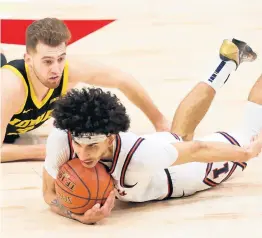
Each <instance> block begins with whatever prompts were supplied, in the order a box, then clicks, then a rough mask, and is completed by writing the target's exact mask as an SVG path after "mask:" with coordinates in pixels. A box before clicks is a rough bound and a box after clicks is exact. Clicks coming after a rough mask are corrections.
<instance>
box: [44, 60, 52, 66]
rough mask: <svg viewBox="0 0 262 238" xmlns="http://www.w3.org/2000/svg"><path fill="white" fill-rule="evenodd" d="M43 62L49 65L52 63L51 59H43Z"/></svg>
mask: <svg viewBox="0 0 262 238" xmlns="http://www.w3.org/2000/svg"><path fill="white" fill-rule="evenodd" d="M44 63H45V64H47V65H50V64H52V61H51V60H45V61H44Z"/></svg>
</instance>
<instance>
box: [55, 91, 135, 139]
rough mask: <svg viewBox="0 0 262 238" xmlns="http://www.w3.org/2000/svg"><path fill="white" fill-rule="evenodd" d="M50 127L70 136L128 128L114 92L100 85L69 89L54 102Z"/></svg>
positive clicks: (106, 133) (124, 110)
mask: <svg viewBox="0 0 262 238" xmlns="http://www.w3.org/2000/svg"><path fill="white" fill-rule="evenodd" d="M52 116H53V117H54V126H55V127H57V128H59V129H61V130H67V131H70V132H71V133H72V134H73V135H74V136H81V135H82V134H84V133H90V134H97V133H99V134H105V135H108V134H118V133H119V132H125V131H127V130H128V129H129V126H130V118H129V116H128V115H127V113H126V108H125V107H124V106H123V105H122V104H121V102H120V100H119V99H118V98H117V96H116V95H115V94H111V93H110V92H104V91H103V90H102V89H100V88H82V89H72V90H70V91H69V92H68V93H67V94H65V95H64V96H62V97H60V98H59V99H58V100H56V102H55V103H54V110H53V112H52Z"/></svg>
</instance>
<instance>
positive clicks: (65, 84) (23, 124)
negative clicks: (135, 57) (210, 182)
mask: <svg viewBox="0 0 262 238" xmlns="http://www.w3.org/2000/svg"><path fill="white" fill-rule="evenodd" d="M70 37H71V33H70V31H69V29H68V28H67V26H66V25H65V24H64V23H63V22H62V21H60V20H58V19H55V18H45V19H41V20H38V21H35V22H33V23H32V24H31V25H30V26H29V27H28V28H27V31H26V53H25V55H24V59H19V60H13V61H11V62H8V63H6V59H5V57H4V55H3V54H2V55H1V69H0V70H1V85H2V86H1V108H2V109H1V162H8V161H15V160H26V159H36V160H44V158H45V145H44V144H39V145H17V144H14V143H15V141H16V139H17V138H19V135H20V134H24V133H26V132H29V131H32V130H34V129H36V128H38V127H39V126H41V125H42V124H43V123H44V122H45V121H47V120H48V119H49V118H50V117H51V116H50V114H51V112H52V108H53V104H54V102H55V101H56V99H57V98H58V97H59V96H60V95H61V94H64V93H65V92H66V91H67V90H68V89H70V88H72V87H74V86H75V85H76V84H77V83H79V82H85V83H88V84H91V85H97V86H102V87H108V88H118V89H119V90H121V91H122V92H123V93H124V94H125V95H126V96H127V98H128V99H129V100H130V101H132V102H133V103H134V104H135V105H136V106H138V107H139V108H140V109H141V110H142V111H143V112H144V113H145V114H146V115H147V116H148V118H149V119H150V121H151V122H152V123H153V125H154V126H155V129H156V130H157V131H163V130H169V128H168V127H169V126H168V124H169V123H168V121H167V120H166V119H165V117H164V116H163V115H162V114H161V112H160V111H159V110H158V109H157V108H156V106H155V105H154V104H153V102H152V100H151V98H150V97H149V95H148V94H147V92H146V91H145V90H144V89H143V88H142V87H141V85H140V84H139V83H138V82H137V81H136V80H135V79H134V78H133V77H132V76H130V75H128V74H126V73H124V72H121V71H120V70H118V69H113V68H110V67H107V66H103V65H100V64H96V63H91V62H87V61H86V60H85V58H84V57H78V58H73V57H69V56H68V57H67V55H66V44H67V42H68V41H69V39H70ZM2 64H3V66H2Z"/></svg>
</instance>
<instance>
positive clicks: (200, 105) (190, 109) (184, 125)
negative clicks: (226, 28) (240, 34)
mask: <svg viewBox="0 0 262 238" xmlns="http://www.w3.org/2000/svg"><path fill="white" fill-rule="evenodd" d="M219 57H220V61H219V64H218V66H217V67H216V69H215V71H214V72H213V73H212V74H211V75H210V77H209V78H208V79H206V80H204V81H201V82H200V83H198V84H197V85H196V86H195V87H194V88H193V89H192V90H191V91H190V92H189V94H188V95H187V96H186V97H185V98H184V100H183V101H182V102H181V103H180V105H179V106H178V108H177V110H176V112H175V115H174V118H173V122H172V128H171V132H172V133H176V134H178V135H179V136H181V137H182V138H183V140H192V138H193V136H194V131H195V129H196V127H197V126H198V124H199V123H200V122H201V120H202V119H203V117H204V116H205V115H206V113H207V111H208V109H209V107H210V106H211V103H212V101H213V99H214V97H215V94H216V92H217V91H218V90H219V89H220V88H221V87H222V86H223V85H224V84H225V83H226V82H227V81H228V79H229V76H230V74H231V73H232V71H235V70H236V69H237V68H238V66H239V65H240V64H241V63H242V62H252V61H254V60H255V59H256V57H257V56H256V54H255V53H254V52H253V50H252V49H251V48H250V47H249V46H248V45H247V44H246V43H245V42H242V41H238V40H236V39H233V40H232V41H231V40H224V41H223V44H222V45H221V47H220V55H219Z"/></svg>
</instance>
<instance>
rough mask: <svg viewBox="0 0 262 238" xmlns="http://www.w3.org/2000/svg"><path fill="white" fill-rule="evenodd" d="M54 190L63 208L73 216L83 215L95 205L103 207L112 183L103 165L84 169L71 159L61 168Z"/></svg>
mask: <svg viewBox="0 0 262 238" xmlns="http://www.w3.org/2000/svg"><path fill="white" fill-rule="evenodd" d="M55 188H56V195H57V198H58V200H59V202H60V203H61V204H62V205H63V206H65V207H66V208H67V209H68V210H69V211H71V212H73V213H75V214H83V213H85V212H86V211H87V210H89V209H90V208H92V207H93V206H94V205H95V204H97V203H100V204H101V205H103V204H104V203H105V201H106V199H107V197H108V196H109V193H110V192H111V191H112V190H113V189H114V183H113V179H112V177H111V176H110V174H108V172H107V171H106V168H105V166H104V165H103V164H101V163H98V164H97V165H96V166H95V167H94V168H85V167H84V166H83V165H82V164H81V162H80V160H79V159H73V160H69V161H68V162H67V163H65V164H63V165H62V166H61V168H60V170H59V173H58V176H57V178H56V182H55Z"/></svg>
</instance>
